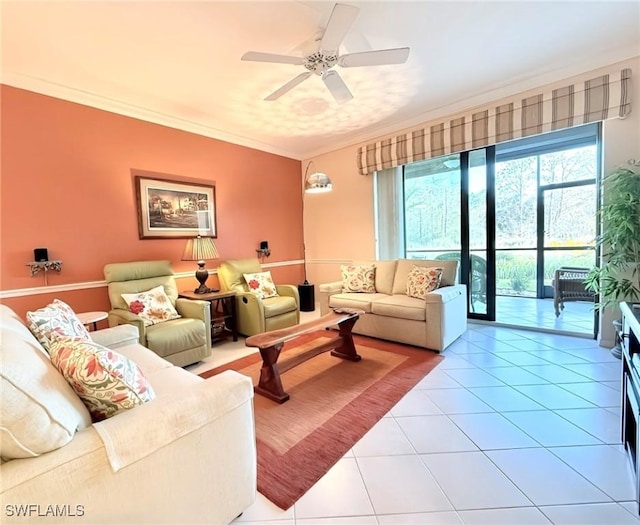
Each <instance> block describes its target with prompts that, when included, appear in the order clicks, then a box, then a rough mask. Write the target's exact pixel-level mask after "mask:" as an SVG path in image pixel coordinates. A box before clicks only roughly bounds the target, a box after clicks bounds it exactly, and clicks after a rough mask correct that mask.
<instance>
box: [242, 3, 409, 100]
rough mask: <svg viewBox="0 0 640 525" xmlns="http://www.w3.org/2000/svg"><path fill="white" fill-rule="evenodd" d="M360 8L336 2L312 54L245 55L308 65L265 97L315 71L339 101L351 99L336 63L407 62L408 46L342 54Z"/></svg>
mask: <svg viewBox="0 0 640 525" xmlns="http://www.w3.org/2000/svg"><path fill="white" fill-rule="evenodd" d="M359 11H360V9H359V8H358V7H355V6H351V5H346V4H336V5H335V6H333V11H331V16H330V17H329V21H328V22H327V27H326V28H325V30H324V33H323V34H322V36H321V37H319V38H318V39H317V40H318V41H319V42H320V43H319V45H318V50H317V51H315V52H314V53H312V54H310V55H308V56H305V57H297V56H290V55H275V54H272V53H260V52H258V51H248V52H247V53H245V54H244V55H242V58H241V60H248V61H253V62H272V63H276V64H293V65H295V66H304V67H305V68H306V69H307V71H306V72H304V73H301V74H299V75H298V76H297V77H294V78H293V79H291V80H290V81H289V82H287V83H286V84H284V85H283V86H282V87H280V88H278V89H276V90H275V91H274V92H273V93H271V94H270V95H269V96H267V97H266V98H265V100H276V99H278V98H280V97H281V96H282V95H284V94H285V93H287V92H288V91H290V90H291V89H293V88H294V87H296V86H297V85H298V84H300V83H301V82H304V81H305V80H306V79H308V78H309V77H310V76H311V75H312V74H314V73H315V74H316V75H319V76H320V78H322V81H323V82H324V84H325V85H326V86H327V88H328V89H329V91H330V92H331V94H332V95H333V97H334V98H335V99H336V101H337V102H338V103H343V102H347V101H349V100H351V99H352V98H353V95H352V94H351V91H349V88H348V87H347V85H346V84H345V83H344V81H343V80H342V77H340V75H339V74H338V72H337V71H335V70H334V69H332V68H333V67H334V66H335V65H338V66H340V67H361V66H381V65H387V64H403V63H404V62H406V61H407V58H408V57H409V48H408V47H399V48H395V49H381V50H377V51H364V52H361V53H348V54H345V55H339V54H338V50H339V47H340V44H341V43H342V40H343V39H344V37H345V35H346V34H347V31H348V30H349V27H351V24H353V22H354V20H355V19H356V17H357V16H358V12H359Z"/></svg>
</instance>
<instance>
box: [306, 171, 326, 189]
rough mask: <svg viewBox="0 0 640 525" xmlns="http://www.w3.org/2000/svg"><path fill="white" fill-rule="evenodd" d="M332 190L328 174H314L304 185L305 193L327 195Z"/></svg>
mask: <svg viewBox="0 0 640 525" xmlns="http://www.w3.org/2000/svg"><path fill="white" fill-rule="evenodd" d="M332 188H333V185H332V184H331V179H330V178H329V176H328V175H327V174H326V173H320V172H316V173H312V174H311V175H309V176H308V177H307V180H306V181H305V183H304V191H305V193H325V192H328V191H331V189H332Z"/></svg>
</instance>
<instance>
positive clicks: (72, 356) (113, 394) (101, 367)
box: [49, 337, 156, 422]
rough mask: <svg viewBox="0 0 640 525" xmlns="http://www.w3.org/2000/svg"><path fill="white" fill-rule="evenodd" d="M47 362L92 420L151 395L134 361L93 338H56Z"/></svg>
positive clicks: (146, 382) (152, 393)
mask: <svg viewBox="0 0 640 525" xmlns="http://www.w3.org/2000/svg"><path fill="white" fill-rule="evenodd" d="M49 355H50V356H51V362H52V363H53V365H54V366H55V367H56V368H57V369H58V371H59V372H60V373H61V374H62V376H63V377H64V378H65V379H66V380H67V382H68V383H69V384H70V385H71V387H72V388H73V390H74V391H75V393H76V394H78V397H80V399H82V401H83V402H84V404H85V405H86V407H87V409H88V410H89V413H90V414H91V417H92V419H93V421H94V422H96V421H101V420H103V419H106V418H109V417H111V416H114V415H115V414H117V413H118V412H122V411H124V410H128V409H130V408H133V407H135V406H138V405H142V404H143V403H146V402H147V401H151V400H152V399H154V398H155V397H156V396H155V393H154V391H153V389H152V388H151V385H150V384H149V382H148V381H147V378H146V377H145V376H144V374H143V373H142V371H141V370H140V368H139V367H138V365H137V364H136V363H135V362H133V361H131V359H128V358H127V357H125V356H123V355H122V354H119V353H117V352H114V351H113V350H111V349H109V348H106V347H104V346H102V345H99V344H98V343H94V342H93V341H85V340H83V339H78V338H70V337H67V338H60V339H56V340H55V341H54V342H53V343H52V344H51V348H50V350H49Z"/></svg>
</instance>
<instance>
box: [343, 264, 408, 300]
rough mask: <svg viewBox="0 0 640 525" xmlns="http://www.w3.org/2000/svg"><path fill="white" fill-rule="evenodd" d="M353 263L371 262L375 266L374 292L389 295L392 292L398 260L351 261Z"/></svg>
mask: <svg viewBox="0 0 640 525" xmlns="http://www.w3.org/2000/svg"><path fill="white" fill-rule="evenodd" d="M353 264H359V265H360V264H373V265H375V267H376V272H375V287H376V292H379V293H386V294H389V295H391V294H392V292H393V278H394V277H395V274H396V266H397V265H398V261H396V260H393V261H353Z"/></svg>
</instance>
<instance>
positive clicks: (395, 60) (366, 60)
mask: <svg viewBox="0 0 640 525" xmlns="http://www.w3.org/2000/svg"><path fill="white" fill-rule="evenodd" d="M407 58H409V48H408V47H398V48H396V49H381V50H379V51H363V52H362V53H349V54H347V55H342V56H341V57H340V58H339V59H338V65H340V66H342V67H360V66H382V65H387V64H404V63H405V62H406V61H407Z"/></svg>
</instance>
